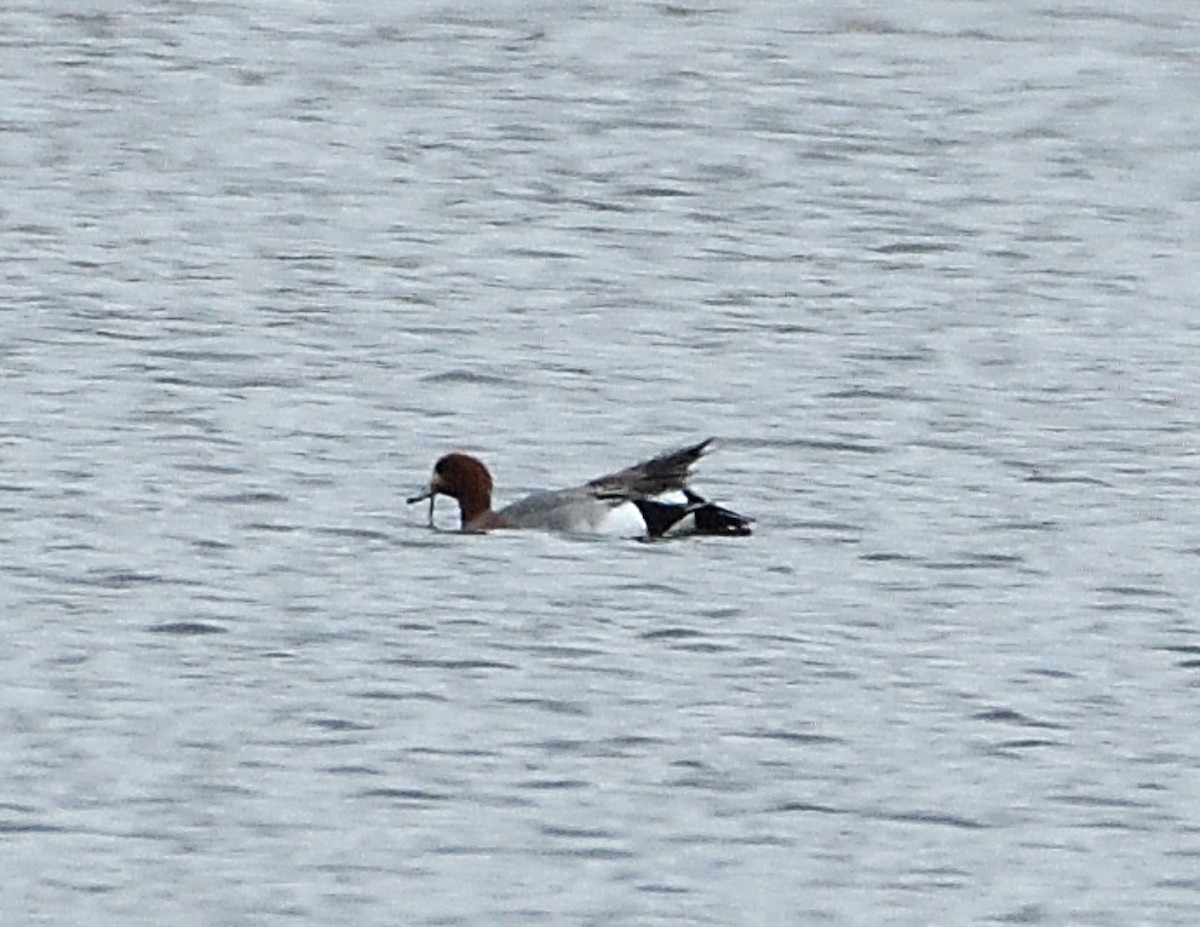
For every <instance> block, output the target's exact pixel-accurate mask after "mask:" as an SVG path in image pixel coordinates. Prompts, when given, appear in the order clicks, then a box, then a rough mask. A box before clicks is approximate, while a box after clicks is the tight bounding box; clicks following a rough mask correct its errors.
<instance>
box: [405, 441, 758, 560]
mask: <svg viewBox="0 0 1200 927" xmlns="http://www.w3.org/2000/svg"><path fill="white" fill-rule="evenodd" d="M712 441H713V439H712V438H709V439H707V440H705V441H701V442H700V443H699V444H693V445H691V446H689V447H684V448H680V449H679V450H677V451H668V452H667V453H665V454H660V455H659V456H657V457H652V458H651V459H649V460H646V461H643V462H642V463H638V464H634V465H633V466H632V467H628V468H626V469H624V470H619V471H617V472H616V473H610V474H608V475H607V476H601V477H597V478H596V479H594V480H591V481H590V482H588V483H584V484H583V485H582V486H574V487H571V488H570V489H556V490H549V491H546V492H537V493H534V494H533V495H531V496H527V497H525V498H524V499H521V500H520V501H519V502H514V503H513V504H512V505H509V506H506V507H505V508H502V509H500V511H498V512H493V511H492V485H493V484H492V475H491V474H490V473H489V472H488V469H487V467H485V466H484V465H483V462H482V461H480V460H479V459H478V458H476V457H472V456H471V455H470V454H462V453H458V452H455V453H453V454H447V455H445V456H444V457H442V458H441V459H440V460H438V462H437V463H436V464H435V465H434V467H433V476H432V477H430V479H429V485H428V486H426V487H425V489H424V490H423V491H422V492H420V493H418V494H417V495H415V496H413V497H412V498H411V499H409V500H408V504H409V505H412V504H413V503H415V502H421V501H422V500H424V499H428V500H429V522H430V524H431V525H432V524H433V505H434V500H435V499H436V497H437V496H438V495H439V494H440V495H445V496H450V497H451V498H454V499H457V500H458V510H459V514H460V516H461V518H462V530H463V531H490V530H492V529H494V528H540V529H543V530H549V531H567V532H586V533H605V534H609V533H613V532H617V533H624V534H627V535H632V534H637V535H640V536H643V537H646V538H662V537H674V536H677V535H684V534H715V535H728V536H737V535H746V534H749V533H750V523H751V521H752V520H753V519H750V518H746V517H745V516H743V515H739V514H737V513H736V512H731V511H730V510H729V509H726V508H722V507H721V506H719V505H716V504H714V503H712V502H709V501H707V500H706V499H703V498H702V497H701V496H699V495H697V494H696V493H695V492H693V491H692V490H691V489H689V488H688V487H687V486H686V485H685V483H686V482H687V478H688V471H689V470H690V469H691V466H692V464H694V463H695V462H696V461H697V460H699V459H700V457H701V456H702V455H703V454H704V453H705V452H706V451H708V449H709V445H710V444H712ZM664 493H678V494H681V495H680V496H679V501H668V500H665V499H662V498H657V497H661V496H662V495H663V494H664Z"/></svg>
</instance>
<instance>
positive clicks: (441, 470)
mask: <svg viewBox="0 0 1200 927" xmlns="http://www.w3.org/2000/svg"><path fill="white" fill-rule="evenodd" d="M449 469H450V465H449V464H448V463H446V458H445V457H443V458H442V459H441V460H439V461H438V462H437V463H435V464H434V465H433V472H434V473H436V474H437V475H438V476H445V475H446V471H447V470H449Z"/></svg>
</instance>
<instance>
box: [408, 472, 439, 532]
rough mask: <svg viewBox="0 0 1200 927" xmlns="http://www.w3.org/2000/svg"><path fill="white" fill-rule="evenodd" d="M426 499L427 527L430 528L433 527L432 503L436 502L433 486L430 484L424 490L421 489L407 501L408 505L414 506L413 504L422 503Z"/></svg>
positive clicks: (435, 492)
mask: <svg viewBox="0 0 1200 927" xmlns="http://www.w3.org/2000/svg"><path fill="white" fill-rule="evenodd" d="M426 499H428V500H429V527H431V528H432V527H433V503H434V502H435V501H436V500H437V490H436V489H435V488H434V487H433V484H432V483H430V484H429V485H428V486H426V487H425V488H424V489H422V490H421V491H420V492H419V493H417V494H416V495H415V496H413V497H412V498H410V499H409V500H408V504H409V505H414V504H415V503H417V502H423V501H424V500H426Z"/></svg>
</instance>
